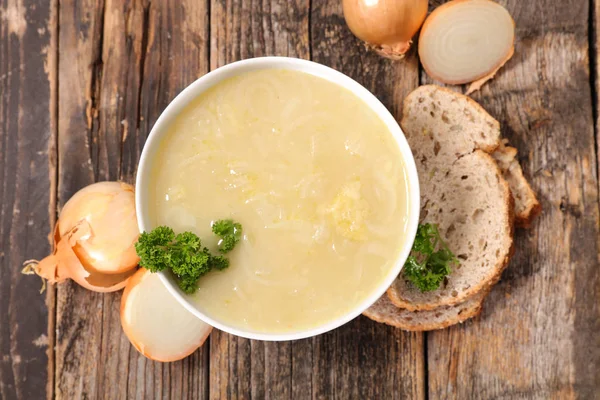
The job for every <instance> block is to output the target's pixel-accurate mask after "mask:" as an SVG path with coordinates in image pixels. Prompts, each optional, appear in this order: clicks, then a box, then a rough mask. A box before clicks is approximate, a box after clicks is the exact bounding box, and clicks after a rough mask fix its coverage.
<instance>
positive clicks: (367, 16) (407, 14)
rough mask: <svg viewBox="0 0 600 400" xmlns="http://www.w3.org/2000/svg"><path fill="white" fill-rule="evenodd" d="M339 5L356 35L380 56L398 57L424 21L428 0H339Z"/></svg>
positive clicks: (407, 46)
mask: <svg viewBox="0 0 600 400" xmlns="http://www.w3.org/2000/svg"><path fill="white" fill-rule="evenodd" d="M342 4H343V9H344V18H345V19H346V23H347V24H348V27H349V28H350V30H351V31H352V33H354V35H355V36H356V37H358V38H359V39H361V40H363V41H365V42H366V43H367V44H368V45H369V46H370V47H372V48H373V49H374V50H376V51H377V52H378V53H379V54H380V55H382V56H384V57H387V58H391V59H401V58H403V57H404V55H405V54H406V52H407V51H408V50H409V49H410V45H411V43H412V38H413V36H414V35H415V34H416V33H417V31H418V30H419V28H420V27H421V25H422V24H423V21H424V20H425V16H426V15H427V5H428V0H343V3H342Z"/></svg>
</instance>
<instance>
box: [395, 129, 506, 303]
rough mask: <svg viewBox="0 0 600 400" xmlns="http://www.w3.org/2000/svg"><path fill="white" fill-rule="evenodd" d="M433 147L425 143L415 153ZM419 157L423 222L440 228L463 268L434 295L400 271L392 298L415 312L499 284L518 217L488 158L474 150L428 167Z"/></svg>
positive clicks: (458, 300)
mask: <svg viewBox="0 0 600 400" xmlns="http://www.w3.org/2000/svg"><path fill="white" fill-rule="evenodd" d="M408 136H410V134H408ZM434 140H435V139H433V138H432V139H431V141H434ZM431 146H433V145H432V144H431V143H430V144H429V146H426V145H425V144H421V146H420V147H418V148H417V149H418V150H416V152H417V153H419V152H420V150H421V149H425V150H426V149H427V147H431ZM414 148H415V147H413V149H414ZM416 158H417V170H418V173H419V182H420V184H421V205H422V208H421V222H423V223H433V224H437V226H438V229H439V232H440V235H441V236H442V238H443V239H444V241H445V242H446V243H447V244H448V247H449V248H450V250H452V252H454V254H455V255H456V256H457V257H458V260H459V263H460V264H459V265H458V266H455V267H453V271H452V273H451V274H450V275H449V276H448V277H447V279H446V281H445V282H444V283H443V284H442V286H441V287H440V288H439V289H438V290H435V291H431V292H421V291H420V290H419V289H417V288H416V287H415V286H414V285H413V284H412V283H410V282H409V281H408V280H406V279H405V278H404V275H403V274H402V273H400V275H399V276H398V278H396V280H395V281H394V283H393V284H392V285H391V286H390V288H389V289H388V296H389V297H390V300H391V301H392V302H393V303H394V304H396V305H397V306H398V307H401V308H405V309H408V310H411V311H414V310H432V309H434V308H437V307H440V306H449V305H453V304H457V303H461V302H463V301H465V300H466V299H468V298H470V297H471V296H473V295H475V294H476V293H479V292H480V291H482V290H484V289H487V288H488V287H490V286H491V285H493V284H495V283H496V282H497V281H498V279H499V278H500V274H501V273H502V271H503V270H504V267H505V266H506V265H507V263H508V260H509V257H510V254H511V249H512V237H513V218H514V216H513V201H512V196H511V194H510V189H509V188H508V184H507V183H506V181H505V180H504V179H503V178H502V176H501V173H500V170H499V168H498V166H497V165H496V163H495V162H494V160H493V159H492V157H491V156H490V155H489V154H487V153H485V152H483V151H481V150H475V151H474V152H472V153H469V154H464V155H462V156H460V158H457V159H456V158H455V159H454V161H452V160H451V159H449V158H448V159H446V160H445V161H444V162H442V160H441V159H440V157H436V156H432V157H431V158H429V159H428V161H427V163H423V162H419V161H418V160H420V158H419V156H418V154H416Z"/></svg>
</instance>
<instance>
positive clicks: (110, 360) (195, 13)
mask: <svg viewBox="0 0 600 400" xmlns="http://www.w3.org/2000/svg"><path fill="white" fill-rule="evenodd" d="M60 23H61V26H60V37H59V46H60V48H61V51H60V56H59V57H60V58H59V65H60V75H59V79H60V91H59V103H60V108H59V196H60V203H61V204H64V202H65V201H66V200H67V199H68V198H69V197H70V196H71V195H72V194H73V193H74V192H75V191H77V190H78V189H79V188H81V187H83V186H85V185H87V184H89V183H92V182H94V181H96V180H107V179H110V180H116V179H122V180H125V181H129V182H132V181H133V180H134V175H135V169H136V166H137V161H138V159H139V155H140V152H141V148H142V146H143V143H144V140H145V138H146V136H147V134H148V132H149V130H150V127H151V124H152V123H153V122H154V121H155V120H156V118H158V115H159V114H160V112H161V111H162V110H163V109H164V107H165V106H166V105H167V104H168V102H169V101H170V100H171V99H172V98H173V97H174V96H175V94H176V93H178V92H179V91H180V90H181V89H182V88H183V87H185V86H186V85H187V84H189V83H190V82H192V81H193V80H194V79H195V78H196V77H198V76H200V75H202V74H203V73H205V72H206V71H207V69H208V34H207V32H208V25H207V23H208V14H207V3H206V2H196V1H186V2H183V3H182V2H179V1H172V2H155V3H150V2H148V1H135V0H132V1H116V0H106V1H105V2H100V3H97V2H94V1H83V2H73V1H65V2H61V7H60ZM120 299H121V295H120V293H113V294H97V293H92V292H89V291H86V290H84V289H82V288H80V287H78V286H77V285H75V284H72V283H67V284H64V285H61V286H59V289H58V302H57V329H58V335H57V351H56V360H57V370H56V394H57V397H65V398H85V397H89V398H96V397H100V398H125V397H131V398H144V399H145V398H154V397H157V398H158V397H160V398H163V397H172V398H199V397H201V396H202V395H203V394H204V393H205V392H206V391H207V379H206V377H207V372H208V371H207V369H206V365H207V361H208V358H207V356H208V353H207V351H205V350H200V351H198V352H196V353H195V354H194V355H193V356H191V357H189V358H188V359H186V360H183V361H181V362H176V363H171V364H161V363H155V362H152V361H150V360H147V359H145V358H144V357H143V356H141V355H139V354H138V353H137V352H136V351H135V350H134V349H133V348H132V347H131V346H130V344H129V341H128V340H127V338H126V337H125V335H124V334H123V333H122V331H121V326H120V320H119V304H120Z"/></svg>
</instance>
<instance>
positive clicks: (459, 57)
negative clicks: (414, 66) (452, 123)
mask: <svg viewBox="0 0 600 400" xmlns="http://www.w3.org/2000/svg"><path fill="white" fill-rule="evenodd" d="M514 41H515V23H514V21H513V19H512V17H511V16H510V14H509V13H508V11H507V10H506V9H505V8H504V7H502V6H501V5H500V4H498V3H496V2H494V1H491V0H454V1H450V2H448V3H445V4H443V5H442V6H440V7H438V8H436V9H435V10H434V11H433V12H432V13H431V14H430V15H429V17H427V19H426V20H425V23H424V24H423V27H422V28H421V34H420V36H419V57H420V60H421V63H422V65H423V68H424V69H425V71H427V74H429V76H431V77H432V78H433V79H436V80H439V81H441V82H444V83H449V84H464V83H470V82H472V84H471V86H470V87H469V89H468V90H467V94H470V93H472V92H474V91H476V90H478V89H479V88H480V87H481V86H482V85H483V84H484V83H485V82H486V81H488V80H489V79H491V78H493V77H494V75H495V74H496V72H497V71H498V70H499V69H500V68H501V67H502V66H503V65H504V64H505V63H506V62H507V61H508V60H509V59H510V58H511V57H512V55H513V53H514Z"/></svg>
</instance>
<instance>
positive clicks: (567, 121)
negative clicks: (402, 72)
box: [422, 0, 600, 399]
mask: <svg viewBox="0 0 600 400" xmlns="http://www.w3.org/2000/svg"><path fill="white" fill-rule="evenodd" d="M500 3H502V4H504V5H505V6H506V7H507V8H508V10H509V11H510V12H511V14H512V15H513V17H514V18H515V21H516V26H517V38H518V39H517V46H516V52H515V55H514V57H513V58H512V60H511V61H509V63H508V64H507V65H506V66H505V68H503V69H502V70H501V71H500V73H499V74H498V76H497V77H496V78H495V79H494V80H493V81H491V82H489V83H488V84H486V85H485V86H484V87H483V89H482V90H481V92H478V93H475V94H474V95H473V98H474V99H475V100H477V101H478V102H480V103H481V104H482V105H483V106H484V107H485V108H486V109H487V110H488V111H489V112H490V113H491V114H492V115H494V116H495V117H496V118H498V119H499V120H500V122H501V124H502V131H503V134H504V135H505V136H506V137H507V138H509V139H510V141H511V143H512V144H513V145H515V146H516V147H517V148H518V149H519V152H520V156H519V157H520V161H521V164H522V165H523V168H524V170H525V175H526V176H527V177H528V178H529V179H530V180H531V182H532V183H533V187H534V188H535V189H536V190H537V192H538V194H539V197H540V199H541V201H542V204H543V207H544V212H543V214H542V215H541V217H540V218H539V219H538V221H537V222H536V223H535V224H534V226H533V227H532V229H531V230H529V231H518V232H517V234H516V237H515V242H516V254H515V256H514V258H513V260H512V262H511V264H510V266H509V268H508V269H507V271H506V272H505V273H504V275H503V277H502V281H501V283H500V284H499V285H498V286H497V287H496V288H494V290H493V291H492V293H491V294H490V295H489V297H488V299H487V302H486V305H485V307H484V311H483V314H482V316H481V317H480V319H479V320H478V321H474V322H469V323H467V324H465V325H463V326H460V327H454V328H451V329H448V330H445V331H440V332H433V333H430V334H428V340H427V345H428V367H429V397H430V398H432V399H435V398H456V399H460V398H473V397H477V398H496V399H498V398H540V399H542V398H544V399H546V398H585V399H587V398H594V397H597V395H598V392H599V390H600V388H599V386H598V382H600V336H599V335H598V332H599V331H600V308H599V307H600V306H599V304H598V299H599V298H600V270H599V269H598V265H599V263H598V254H599V253H598V229H599V225H598V179H597V175H596V165H595V163H596V153H595V148H594V147H595V146H594V131H593V118H592V101H591V100H592V96H591V92H590V84H589V82H590V81H589V58H588V30H587V28H588V26H587V21H588V19H587V15H588V2H587V1H570V2H556V1H551V0H545V1H538V2H520V1H517V0H504V1H500ZM422 76H423V81H424V82H428V81H429V79H428V78H427V77H426V76H425V74H423V75H422Z"/></svg>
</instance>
